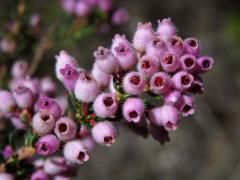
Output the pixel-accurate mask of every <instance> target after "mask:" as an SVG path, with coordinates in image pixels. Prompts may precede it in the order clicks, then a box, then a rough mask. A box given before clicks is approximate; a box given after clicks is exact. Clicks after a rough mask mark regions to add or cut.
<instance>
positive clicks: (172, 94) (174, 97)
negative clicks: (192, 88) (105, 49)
mask: <svg viewBox="0 0 240 180" xmlns="http://www.w3.org/2000/svg"><path fill="white" fill-rule="evenodd" d="M163 99H164V103H165V104H168V105H172V106H175V105H176V104H179V103H180V102H181V101H182V94H181V92H179V91H177V90H171V91H169V92H168V93H167V94H165V95H164V97H163Z"/></svg>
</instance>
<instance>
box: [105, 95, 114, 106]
mask: <svg viewBox="0 0 240 180" xmlns="http://www.w3.org/2000/svg"><path fill="white" fill-rule="evenodd" d="M103 103H104V104H105V106H111V105H112V104H113V98H112V97H105V98H104V100H103Z"/></svg>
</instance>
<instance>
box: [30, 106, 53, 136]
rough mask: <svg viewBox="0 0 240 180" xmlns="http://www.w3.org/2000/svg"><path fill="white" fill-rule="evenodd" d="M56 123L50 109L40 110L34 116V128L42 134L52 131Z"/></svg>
mask: <svg viewBox="0 0 240 180" xmlns="http://www.w3.org/2000/svg"><path fill="white" fill-rule="evenodd" d="M54 125H55V120H54V118H53V117H52V115H51V114H50V112H49V111H40V112H38V113H37V114H35V115H34V116H33V120H32V126H33V129H34V131H35V132H36V133H37V134H39V135H40V136H41V135H45V134H48V133H50V132H51V131H52V130H53V128H54Z"/></svg>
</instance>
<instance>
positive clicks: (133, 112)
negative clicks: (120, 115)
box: [129, 111, 138, 118]
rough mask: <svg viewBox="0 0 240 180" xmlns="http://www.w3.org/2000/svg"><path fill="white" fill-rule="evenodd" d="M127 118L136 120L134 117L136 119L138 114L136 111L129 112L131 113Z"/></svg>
mask: <svg viewBox="0 0 240 180" xmlns="http://www.w3.org/2000/svg"><path fill="white" fill-rule="evenodd" d="M129 117H130V118H136V117H138V113H137V112H136V111H131V112H129Z"/></svg>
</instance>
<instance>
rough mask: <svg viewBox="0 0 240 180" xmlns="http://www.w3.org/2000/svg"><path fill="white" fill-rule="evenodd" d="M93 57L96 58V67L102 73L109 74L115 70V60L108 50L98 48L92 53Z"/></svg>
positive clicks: (116, 62) (116, 64)
mask: <svg viewBox="0 0 240 180" xmlns="http://www.w3.org/2000/svg"><path fill="white" fill-rule="evenodd" d="M93 55H94V57H95V58H96V63H97V65H98V66H99V68H100V69H101V70H102V71H103V72H105V73H107V74H111V73H112V72H114V71H115V70H116V69H117V67H118V61H117V58H116V57H115V56H114V55H113V54H112V53H111V51H110V50H109V49H107V48H104V47H102V46H100V47H98V49H97V51H95V52H94V53H93Z"/></svg>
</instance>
